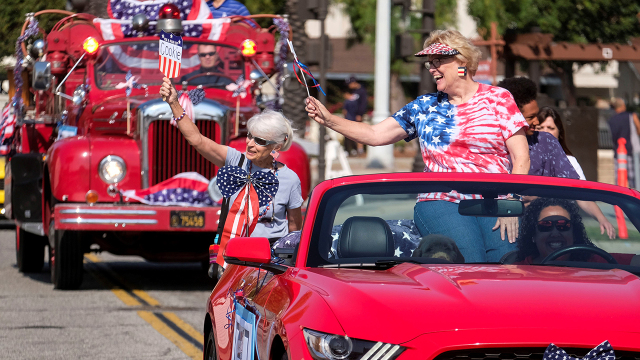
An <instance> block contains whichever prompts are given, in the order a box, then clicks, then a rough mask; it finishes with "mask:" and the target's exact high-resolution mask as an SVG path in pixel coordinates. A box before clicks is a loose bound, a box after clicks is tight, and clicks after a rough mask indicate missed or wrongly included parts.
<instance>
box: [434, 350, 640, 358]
mask: <svg viewBox="0 0 640 360" xmlns="http://www.w3.org/2000/svg"><path fill="white" fill-rule="evenodd" d="M561 348H562V349H563V350H564V351H566V352H567V354H569V355H570V356H573V357H577V358H583V357H584V356H585V355H586V354H587V353H588V352H589V351H590V350H592V349H593V348H591V349H581V348H563V347H561ZM545 350H546V348H496V349H472V350H456V351H448V352H445V353H442V354H440V355H438V356H436V357H435V359H434V360H510V359H536V360H542V358H543V354H544V351H545ZM613 350H614V352H615V354H616V360H640V353H638V352H632V351H616V349H615V347H614V348H613Z"/></svg>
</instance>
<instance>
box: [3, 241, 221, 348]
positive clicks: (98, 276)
mask: <svg viewBox="0 0 640 360" xmlns="http://www.w3.org/2000/svg"><path fill="white" fill-rule="evenodd" d="M84 269H85V273H84V282H83V284H82V287H81V288H80V290H77V291H59V290H54V289H53V285H52V284H51V281H50V276H49V267H48V264H46V263H45V268H44V269H43V271H42V272H41V273H34V274H22V273H20V272H18V269H17V268H16V257H15V231H14V230H0V358H1V359H36V358H37V359H42V358H44V359H88V358H91V359H201V358H202V341H203V339H202V328H203V321H204V314H205V306H206V301H207V298H208V296H209V294H210V293H211V289H212V286H213V285H212V283H211V279H209V278H208V277H207V275H206V272H205V271H204V270H202V269H201V267H200V265H199V264H190V263H180V264H157V263H149V262H146V261H144V260H142V259H141V258H137V257H116V256H112V255H110V254H106V253H103V254H99V255H95V254H88V255H86V256H85V265H84Z"/></svg>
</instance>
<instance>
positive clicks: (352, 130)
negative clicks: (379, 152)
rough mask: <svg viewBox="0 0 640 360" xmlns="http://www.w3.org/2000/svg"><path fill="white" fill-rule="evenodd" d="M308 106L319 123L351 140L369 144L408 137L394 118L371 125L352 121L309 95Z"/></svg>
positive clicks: (392, 142) (395, 140) (311, 114)
mask: <svg viewBox="0 0 640 360" xmlns="http://www.w3.org/2000/svg"><path fill="white" fill-rule="evenodd" d="M306 105H307V106H306V108H305V110H306V111H307V113H308V115H309V117H310V118H311V119H313V120H315V121H316V122H317V123H318V124H320V125H324V126H326V127H328V128H330V129H332V130H334V131H337V132H339V133H340V134H342V135H344V136H346V137H348V138H349V139H351V140H354V141H356V142H359V143H361V144H365V145H369V146H380V145H389V144H394V143H396V142H398V141H400V140H402V139H404V138H406V137H407V133H406V132H405V131H404V129H403V128H402V126H400V124H398V122H397V121H396V120H395V119H394V118H392V117H389V118H386V119H384V120H383V121H381V122H380V123H378V124H375V125H369V124H365V123H362V122H356V121H350V120H347V119H344V118H341V117H339V116H335V115H333V114H331V113H330V112H329V110H327V108H326V107H325V106H324V105H322V103H320V101H318V100H317V99H316V98H314V97H308V98H307V100H306Z"/></svg>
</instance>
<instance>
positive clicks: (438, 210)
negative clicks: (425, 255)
mask: <svg viewBox="0 0 640 360" xmlns="http://www.w3.org/2000/svg"><path fill="white" fill-rule="evenodd" d="M424 47H425V48H424V50H422V51H420V52H419V53H417V54H416V56H426V57H428V60H429V61H427V63H426V64H425V65H426V66H427V68H428V69H429V72H430V73H431V75H432V76H433V78H434V80H435V83H436V87H437V92H435V93H431V94H425V95H421V96H419V97H418V99H416V100H414V101H412V102H411V103H409V104H408V105H406V106H405V107H403V108H402V109H400V111H398V112H396V113H395V114H394V115H393V116H391V117H389V118H387V119H385V120H383V121H382V122H380V123H378V124H374V125H369V124H365V123H359V122H353V121H348V120H345V119H343V118H341V117H338V116H335V115H332V114H331V113H330V112H329V111H327V109H326V108H325V107H324V106H323V105H322V104H321V103H320V102H319V101H318V100H316V99H314V98H312V97H310V98H308V99H307V103H306V104H307V107H306V110H307V112H308V114H309V117H311V118H312V119H314V120H315V121H317V122H318V123H320V124H322V125H324V126H327V127H329V128H331V129H333V130H335V131H337V132H339V133H341V134H343V135H345V136H346V137H348V138H350V139H352V140H354V141H356V142H359V143H363V144H366V145H370V146H378V145H388V144H394V143H396V142H397V141H400V140H402V139H404V140H405V141H410V140H412V139H414V138H418V139H419V142H420V149H421V151H422V158H423V159H424V162H425V165H426V166H425V169H424V171H425V172H470V173H504V174H506V173H512V174H527V173H528V171H529V150H528V147H527V139H526V137H525V133H524V129H526V127H527V123H526V121H525V119H524V117H523V116H522V114H521V113H520V111H519V110H518V107H517V106H516V104H515V102H514V101H513V97H512V96H511V94H509V92H508V91H506V90H504V89H501V88H498V87H495V86H489V85H485V84H480V83H478V82H475V81H474V80H473V75H475V73H476V70H477V69H478V61H479V60H480V55H481V52H480V50H479V49H478V48H477V47H475V46H474V45H473V44H472V43H471V41H470V40H469V39H467V38H465V37H464V36H462V35H461V34H460V33H459V32H458V31H455V30H436V31H434V32H432V33H431V35H430V36H429V38H428V39H427V41H426V42H425V43H424ZM477 197H479V195H467V194H459V193H456V192H451V193H429V194H421V195H420V196H419V198H418V203H417V204H416V206H415V209H414V221H415V224H416V226H417V227H418V229H419V230H420V232H421V234H422V235H423V236H426V235H428V234H441V235H444V236H447V237H450V238H452V239H454V240H455V242H456V244H457V245H458V247H459V248H460V251H461V252H462V254H463V255H464V258H465V259H466V260H467V261H468V262H485V261H498V260H499V259H500V258H501V257H502V255H503V254H505V253H506V252H509V251H510V250H512V249H515V239H516V235H517V233H518V230H517V226H518V223H517V221H516V220H515V219H514V218H501V219H497V220H496V219H495V218H493V220H492V222H491V220H490V219H489V218H472V217H464V216H461V215H459V214H458V203H459V202H460V200H462V199H470V198H477ZM453 218H455V219H456V220H455V223H453V222H451V221H450V219H453ZM442 219H447V220H446V221H443V220H442ZM498 228H499V229H500V231H496V230H497V229H498ZM505 233H506V234H505ZM505 235H506V236H505ZM507 237H508V239H509V241H508V242H507V241H504V240H505V238H507ZM478 242H482V244H480V245H481V246H479V244H478ZM483 249H484V250H483Z"/></svg>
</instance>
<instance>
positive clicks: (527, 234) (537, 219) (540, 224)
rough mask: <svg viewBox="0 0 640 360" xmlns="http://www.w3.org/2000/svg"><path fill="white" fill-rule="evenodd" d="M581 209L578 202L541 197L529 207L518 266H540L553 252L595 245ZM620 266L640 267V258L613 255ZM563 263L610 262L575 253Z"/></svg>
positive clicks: (564, 257)
mask: <svg viewBox="0 0 640 360" xmlns="http://www.w3.org/2000/svg"><path fill="white" fill-rule="evenodd" d="M579 211H580V208H579V207H578V204H577V203H576V202H575V201H572V200H565V199H555V198H537V199H535V200H533V201H532V202H531V203H530V204H529V206H527V208H526V210H525V212H524V215H523V216H522V223H521V225H520V234H519V235H518V241H517V244H518V252H517V257H516V264H520V265H529V264H539V263H540V262H541V261H542V260H543V259H544V258H546V257H547V256H549V255H550V254H552V253H553V252H555V251H557V250H560V249H562V248H565V247H567V246H571V245H576V244H582V245H590V246H595V245H594V244H593V243H592V242H591V240H589V238H588V237H587V232H586V230H585V227H584V224H583V223H582V217H581V216H580V212H579ZM611 256H613V258H614V259H616V261H617V262H618V263H619V264H626V265H634V266H638V265H640V256H638V255H634V254H611ZM557 260H560V261H588V262H606V261H605V260H604V259H602V258H601V257H599V256H597V255H594V254H593V253H590V252H584V251H583V252H577V251H576V252H572V253H570V254H568V255H565V256H563V257H560V258H558V259H557Z"/></svg>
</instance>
